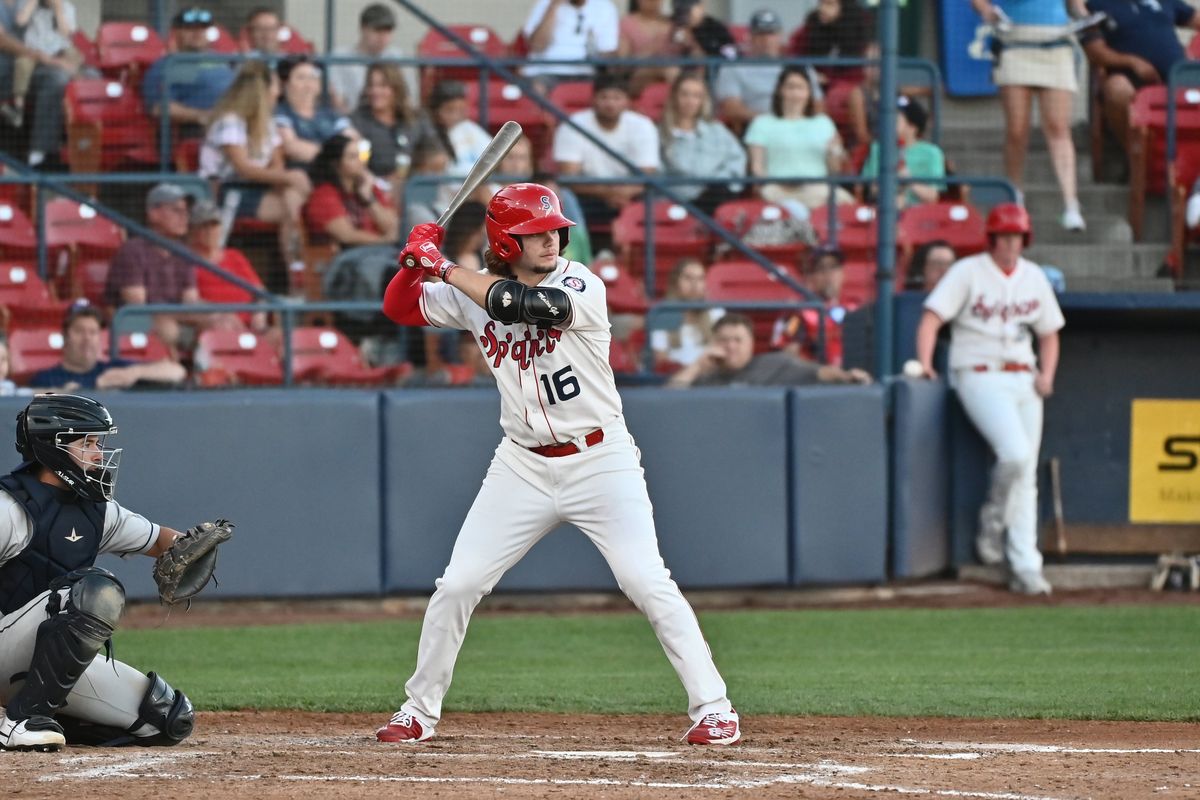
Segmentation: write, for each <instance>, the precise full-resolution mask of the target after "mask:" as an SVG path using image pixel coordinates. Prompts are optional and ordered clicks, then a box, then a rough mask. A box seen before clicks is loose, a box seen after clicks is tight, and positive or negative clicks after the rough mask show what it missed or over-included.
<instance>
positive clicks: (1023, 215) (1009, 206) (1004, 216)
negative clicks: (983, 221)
mask: <svg viewBox="0 0 1200 800" xmlns="http://www.w3.org/2000/svg"><path fill="white" fill-rule="evenodd" d="M987 233H988V236H989V237H991V236H995V235H997V234H1001V233H1021V234H1024V235H1025V246H1026V247H1028V246H1029V243H1030V242H1031V241H1032V240H1033V233H1032V228H1031V226H1030V224H1029V212H1028V211H1026V210H1025V207H1024V206H1021V205H1018V204H1016V203H1001V204H1000V205H998V206H996V207H995V208H993V209H992V210H991V213H989V214H988V217H987Z"/></svg>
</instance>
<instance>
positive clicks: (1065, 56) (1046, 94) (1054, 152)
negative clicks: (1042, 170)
mask: <svg viewBox="0 0 1200 800" xmlns="http://www.w3.org/2000/svg"><path fill="white" fill-rule="evenodd" d="M971 5H972V6H974V7H975V10H976V11H977V12H979V15H980V16H981V17H983V19H984V21H985V22H988V23H992V24H993V25H995V24H996V23H997V22H999V21H1000V19H1001V16H1000V15H1001V13H1002V12H1003V14H1004V16H1005V17H1007V18H1008V19H1009V20H1011V23H1012V24H1011V25H1009V26H1003V27H1002V28H1000V29H997V30H996V33H995V36H994V39H993V41H994V45H993V48H994V52H995V59H996V61H995V68H994V70H993V75H992V78H993V81H994V82H995V83H996V85H997V86H999V87H1000V103H1001V105H1002V106H1003V107H1004V128H1005V135H1004V171H1005V173H1006V174H1007V175H1008V179H1009V180H1010V181H1012V183H1013V185H1014V186H1016V187H1017V189H1018V190H1020V189H1021V188H1022V187H1023V186H1024V185H1025V151H1026V150H1027V149H1028V148H1029V124H1030V115H1029V111H1030V106H1031V104H1032V102H1033V98H1034V97H1036V98H1037V101H1038V110H1039V112H1040V114H1041V118H1042V132H1043V133H1044V134H1045V136H1046V147H1047V148H1048V149H1049V150H1050V160H1051V162H1052V163H1053V165H1054V174H1055V176H1056V177H1057V178H1058V186H1059V189H1060V190H1061V192H1062V198H1063V214H1062V218H1061V222H1062V226H1063V227H1064V228H1065V229H1067V230H1069V231H1082V230H1084V228H1085V227H1086V223H1085V222H1084V220H1083V215H1082V214H1081V213H1080V209H1079V196H1078V194H1077V193H1076V189H1075V142H1074V141H1072V139H1071V105H1072V100H1073V97H1074V95H1075V92H1076V91H1077V89H1078V86H1077V84H1076V81H1075V47H1074V42H1073V41H1072V37H1070V36H1068V35H1066V34H1065V33H1064V26H1066V25H1067V23H1068V22H1070V19H1069V17H1068V16H1067V7H1068V6H1069V7H1070V10H1071V13H1072V14H1074V15H1075V16H1079V17H1083V16H1087V8H1086V7H1085V5H1084V0H1056V1H1055V2H1047V1H1046V0H995V2H993V0H971ZM1124 5H1125V6H1126V7H1129V6H1130V4H1129V3H1125V4H1124ZM1172 33H1173V32H1172ZM1176 46H1178V45H1176Z"/></svg>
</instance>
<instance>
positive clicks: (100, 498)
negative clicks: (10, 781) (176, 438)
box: [0, 394, 194, 751]
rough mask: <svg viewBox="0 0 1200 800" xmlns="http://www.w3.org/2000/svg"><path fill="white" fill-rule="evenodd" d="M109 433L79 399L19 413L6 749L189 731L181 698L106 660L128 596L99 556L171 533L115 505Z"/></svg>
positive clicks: (7, 482) (4, 633)
mask: <svg viewBox="0 0 1200 800" xmlns="http://www.w3.org/2000/svg"><path fill="white" fill-rule="evenodd" d="M116 432H117V429H116V427H115V426H114V425H113V421H112V417H111V416H110V415H109V413H108V410H107V409H106V408H105V407H104V406H102V405H101V404H100V403H98V402H96V401H95V400H92V399H91V398H88V397H81V396H77V395H69V394H44V395H38V396H37V397H35V398H33V400H32V401H30V403H29V405H28V406H27V407H26V408H25V410H24V411H22V412H21V413H20V414H19V415H18V416H17V450H18V451H19V452H20V454H21V457H22V458H23V459H24V463H22V464H21V465H20V466H18V467H17V468H16V469H15V470H13V471H12V472H11V473H9V474H8V475H5V476H3V477H0V701H3V704H4V706H5V709H4V715H3V716H2V717H0V748H2V749H4V750H42V751H54V750H58V749H60V748H62V746H63V745H64V744H66V743H67V741H68V740H69V741H70V742H71V743H73V744H91V745H101V744H103V745H120V744H139V745H174V744H178V743H179V742H181V741H183V740H184V739H186V738H187V737H188V735H189V734H191V732H192V726H193V722H194V715H193V712H192V704H191V702H190V701H189V700H188V698H187V697H186V696H185V695H184V694H183V692H180V691H178V690H176V689H173V688H171V686H170V685H168V684H167V682H166V681H164V680H163V679H162V678H160V677H158V676H157V675H156V674H154V673H153V672H151V673H149V674H148V675H144V674H142V673H141V672H139V671H138V670H136V669H134V668H133V667H130V666H128V665H126V664H123V663H121V662H120V661H117V660H115V659H114V658H112V652H111V641H110V639H109V637H110V636H111V635H112V632H113V629H114V628H115V627H116V625H117V621H118V619H119V618H120V616H121V611H122V610H123V609H124V607H125V590H124V588H123V587H122V586H121V582H120V581H119V580H117V577H116V576H115V575H113V574H112V573H111V572H109V571H108V570H106V569H101V568H99V567H96V566H94V564H95V561H96V556H97V555H99V554H100V553H117V554H120V555H125V554H129V553H144V554H145V555H148V556H158V555H160V554H162V553H165V552H167V550H168V549H169V548H170V547H171V545H172V544H173V543H174V541H175V539H176V537H177V536H179V535H180V534H179V532H178V531H174V530H172V529H170V528H167V527H165V526H160V525H156V524H155V523H153V522H149V521H148V520H146V519H145V518H144V517H141V516H139V515H137V514H135V513H133V512H132V511H129V510H128V509H125V508H123V507H122V506H120V505H119V504H117V503H116V502H115V501H114V500H113V488H114V485H115V483H116V479H117V468H118V462H119V460H120V456H121V450H120V449H113V448H109V447H106V446H105V440H106V438H107V437H108V436H109V435H111V434H114V433H116ZM101 650H105V651H106V652H104V653H103V654H102V653H101V652H100V651H101ZM60 711H61V714H60V713H59V712H60Z"/></svg>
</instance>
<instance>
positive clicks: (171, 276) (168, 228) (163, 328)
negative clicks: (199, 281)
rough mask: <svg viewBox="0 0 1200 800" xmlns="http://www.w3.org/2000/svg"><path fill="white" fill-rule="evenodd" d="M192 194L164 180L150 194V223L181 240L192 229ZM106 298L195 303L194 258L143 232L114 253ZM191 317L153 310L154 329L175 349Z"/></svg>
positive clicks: (125, 302)
mask: <svg viewBox="0 0 1200 800" xmlns="http://www.w3.org/2000/svg"><path fill="white" fill-rule="evenodd" d="M188 211H189V209H188V194H187V192H185V191H184V190H183V189H181V188H179V186H177V185H175V184H173V183H160V184H158V185H157V186H155V187H154V188H153V189H151V190H150V192H149V194H147V195H146V226H147V227H148V228H149V229H150V230H151V231H153V232H154V233H156V234H158V235H159V236H161V237H163V238H165V239H169V240H171V241H174V242H179V243H180V244H182V243H183V239H184V237H185V236H186V235H187V232H188ZM104 295H105V302H107V303H108V304H109V305H110V306H112V307H114V308H117V307H120V306H131V305H132V306H137V305H156V304H160V303H178V304H184V305H186V304H189V303H195V302H197V301H198V300H199V299H200V295H199V294H198V293H197V291H196V272H195V268H194V267H193V266H192V263H191V262H190V261H188V260H187V259H185V258H183V257H181V256H177V255H175V254H174V253H172V252H170V251H169V250H167V249H166V248H165V247H163V246H161V245H159V244H158V243H156V242H152V241H150V240H149V239H146V238H143V237H141V236H135V237H134V238H132V239H129V240H127V241H125V242H124V243H123V244H122V245H121V246H120V247H119V248H118V249H117V252H116V253H114V254H113V259H112V266H111V267H110V268H109V271H108V283H107V285H106V286H105V290H104ZM192 323H193V320H191V319H190V318H187V317H185V316H183V315H179V314H155V315H154V319H153V323H152V326H153V330H154V332H155V333H157V334H158V338H159V339H162V341H163V342H164V343H165V344H166V345H167V347H169V348H171V352H172V353H177V352H178V350H179V349H180V348H181V347H182V345H183V344H184V331H183V330H182V326H184V325H191V324H192Z"/></svg>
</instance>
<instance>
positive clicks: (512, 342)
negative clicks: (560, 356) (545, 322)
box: [479, 320, 563, 370]
mask: <svg viewBox="0 0 1200 800" xmlns="http://www.w3.org/2000/svg"><path fill="white" fill-rule="evenodd" d="M505 327H508V326H505ZM562 334H563V332H562V331H561V330H559V329H558V328H550V329H549V330H545V329H542V328H539V329H538V332H537V336H532V335H530V332H529V327H528V326H526V328H525V336H524V338H521V339H517V338H515V337H514V336H513V333H512V331H511V330H509V331H507V332H506V333H505V334H504V338H503V339H498V338H497V337H496V322H495V320H493V321H491V322H489V323H488V324H487V325H486V326H484V329H483V336H480V337H479V343H480V344H481V345H483V348H484V355H486V356H487V357H488V358H489V359H490V360H491V362H492V367H493V368H494V369H499V368H500V363H501V362H502V361H504V358H505V356H509V357H511V358H512V360H513V361H516V362H517V363H518V364H519V365H520V366H521V369H522V370H526V369H529V367H530V366H532V364H533V360H534V359H535V358H537V357H538V356H540V355H545V354H546V353H553V352H554V347H555V346H556V345H557V344H558V340H559V339H561V338H562Z"/></svg>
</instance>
